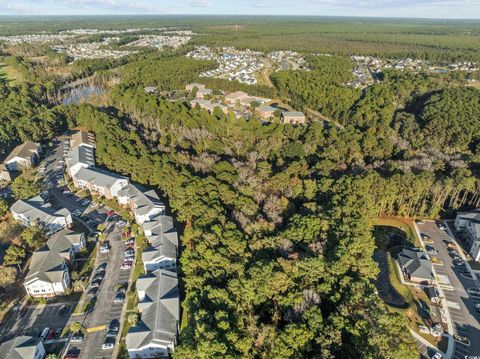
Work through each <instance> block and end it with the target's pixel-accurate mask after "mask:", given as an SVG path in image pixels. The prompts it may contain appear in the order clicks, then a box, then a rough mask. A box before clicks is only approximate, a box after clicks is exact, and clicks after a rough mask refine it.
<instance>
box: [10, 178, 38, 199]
mask: <svg viewBox="0 0 480 359" xmlns="http://www.w3.org/2000/svg"><path fill="white" fill-rule="evenodd" d="M11 188H12V191H13V194H14V195H15V197H16V198H17V199H28V198H32V197H35V196H37V195H38V194H39V193H40V192H41V191H42V187H41V185H40V183H38V182H36V181H35V179H33V178H30V177H29V176H26V175H20V176H18V177H17V178H15V180H14V181H13V183H12V185H11Z"/></svg>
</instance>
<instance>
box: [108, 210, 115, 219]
mask: <svg viewBox="0 0 480 359" xmlns="http://www.w3.org/2000/svg"><path fill="white" fill-rule="evenodd" d="M114 213H115V212H114V211H112V210H109V211H107V216H108V217H111V216H113V215H114Z"/></svg>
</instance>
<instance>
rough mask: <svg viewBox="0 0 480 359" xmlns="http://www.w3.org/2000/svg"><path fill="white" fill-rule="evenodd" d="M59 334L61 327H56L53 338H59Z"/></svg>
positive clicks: (60, 333)
mask: <svg viewBox="0 0 480 359" xmlns="http://www.w3.org/2000/svg"><path fill="white" fill-rule="evenodd" d="M60 335H62V329H60V328H58V329H57V330H55V339H58V338H60Z"/></svg>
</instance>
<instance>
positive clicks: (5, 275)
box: [0, 266, 17, 288]
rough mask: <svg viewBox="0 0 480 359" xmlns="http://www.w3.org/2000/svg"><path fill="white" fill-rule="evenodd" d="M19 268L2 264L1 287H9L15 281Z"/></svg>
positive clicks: (0, 269) (0, 273)
mask: <svg viewBox="0 0 480 359" xmlns="http://www.w3.org/2000/svg"><path fill="white" fill-rule="evenodd" d="M16 278H17V270H16V269H15V268H13V267H6V266H0V287H1V288H7V287H9V286H11V285H12V284H14V283H15V279H16Z"/></svg>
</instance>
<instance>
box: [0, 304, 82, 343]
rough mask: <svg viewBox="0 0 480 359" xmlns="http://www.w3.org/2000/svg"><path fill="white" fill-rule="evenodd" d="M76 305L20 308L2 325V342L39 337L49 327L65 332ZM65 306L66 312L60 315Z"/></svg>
mask: <svg viewBox="0 0 480 359" xmlns="http://www.w3.org/2000/svg"><path fill="white" fill-rule="evenodd" d="M75 304H76V303H72V302H64V303H55V304H47V305H30V306H24V307H20V306H18V307H17V308H15V310H13V311H12V312H11V313H10V315H9V318H8V320H6V321H4V322H3V323H2V327H1V330H2V337H1V338H2V342H3V341H6V340H9V339H11V338H13V337H16V336H19V335H22V334H28V335H32V336H39V335H40V334H41V333H42V331H43V330H44V329H45V328H47V327H48V328H50V329H55V330H56V329H62V330H63V328H64V327H66V326H67V325H68V324H69V322H70V314H71V312H72V310H73V307H74V305H75ZM63 305H65V310H64V311H63V313H60V309H61V307H62V306H63Z"/></svg>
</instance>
